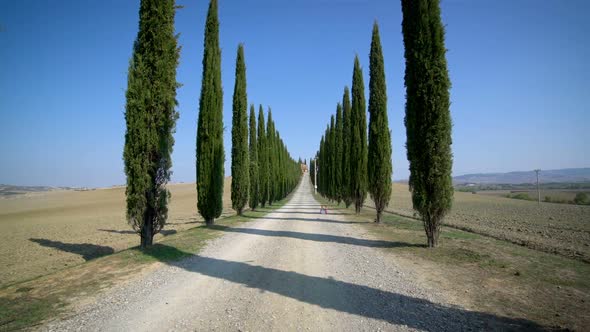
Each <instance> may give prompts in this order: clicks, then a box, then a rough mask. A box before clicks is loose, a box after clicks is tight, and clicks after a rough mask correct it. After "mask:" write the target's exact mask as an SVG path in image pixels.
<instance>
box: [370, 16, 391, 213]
mask: <svg viewBox="0 0 590 332" xmlns="http://www.w3.org/2000/svg"><path fill="white" fill-rule="evenodd" d="M370 76H371V78H370V80H369V114H370V117H371V118H370V121H369V158H368V170H369V172H368V175H369V192H370V193H371V198H372V199H373V201H374V202H375V209H376V210H377V218H376V219H375V221H376V222H378V223H379V222H381V215H382V213H383V210H384V209H385V207H386V206H387V205H388V204H389V199H390V196H391V173H392V166H391V134H390V131H389V121H388V119H387V88H386V82H385V67H384V64H383V52H382V50H381V40H380V38H379V27H378V26H377V22H375V24H374V25H373V37H372V41H371V53H370Z"/></svg>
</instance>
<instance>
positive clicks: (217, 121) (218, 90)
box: [196, 0, 225, 225]
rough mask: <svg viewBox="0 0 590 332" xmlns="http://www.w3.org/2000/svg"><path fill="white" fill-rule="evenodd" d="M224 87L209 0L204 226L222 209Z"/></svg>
mask: <svg viewBox="0 0 590 332" xmlns="http://www.w3.org/2000/svg"><path fill="white" fill-rule="evenodd" d="M222 110H223V89H222V86H221V50H220V49H219V21H218V18H217V0H211V2H210V4H209V11H208V13H207V22H206V23H205V47H204V54H203V76H202V83H201V96H200V98H199V119H198V124H197V149H196V150H197V158H196V159H197V162H196V164H197V165H196V166H197V167H196V168H197V208H198V210H199V213H200V214H201V216H203V219H205V223H206V224H207V225H211V224H213V221H214V219H215V218H218V217H219V216H220V215H221V211H222V209H223V203H222V199H223V176H224V165H223V164H224V162H225V152H224V150H223V112H222Z"/></svg>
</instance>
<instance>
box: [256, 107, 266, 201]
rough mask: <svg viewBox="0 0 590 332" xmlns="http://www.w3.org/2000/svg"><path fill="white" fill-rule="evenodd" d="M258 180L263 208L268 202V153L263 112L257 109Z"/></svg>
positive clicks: (260, 108)
mask: <svg viewBox="0 0 590 332" xmlns="http://www.w3.org/2000/svg"><path fill="white" fill-rule="evenodd" d="M258 165H259V168H258V178H259V181H258V183H259V186H260V188H259V189H260V205H261V206H262V207H264V206H265V205H266V202H268V183H269V179H268V151H267V148H266V129H265V125H264V110H263V109H262V105H260V107H259V108H258Z"/></svg>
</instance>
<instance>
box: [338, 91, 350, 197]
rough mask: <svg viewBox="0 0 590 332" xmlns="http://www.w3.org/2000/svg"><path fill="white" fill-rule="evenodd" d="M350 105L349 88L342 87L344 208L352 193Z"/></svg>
mask: <svg viewBox="0 0 590 332" xmlns="http://www.w3.org/2000/svg"><path fill="white" fill-rule="evenodd" d="M350 113H351V105H350V90H349V89H348V86H345V87H344V95H343V96H342V119H343V121H342V122H343V128H342V130H343V134H342V149H343V151H342V188H341V189H342V199H343V200H344V204H345V205H346V208H348V207H349V206H350V204H351V203H352V194H351V190H350V186H351V182H350V175H351V174H350V163H351V159H350V153H351V147H350V142H351V135H352V126H351V125H350V116H351V114H350Z"/></svg>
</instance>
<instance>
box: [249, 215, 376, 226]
mask: <svg viewBox="0 0 590 332" xmlns="http://www.w3.org/2000/svg"><path fill="white" fill-rule="evenodd" d="M243 217H245V218H250V219H271V220H291V221H306V222H327V223H334V224H366V223H367V222H364V221H341V220H333V219H325V218H282V217H266V216H261V217H257V216H249V215H244V216H243Z"/></svg>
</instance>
